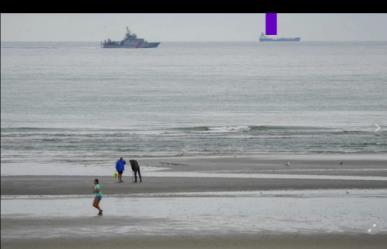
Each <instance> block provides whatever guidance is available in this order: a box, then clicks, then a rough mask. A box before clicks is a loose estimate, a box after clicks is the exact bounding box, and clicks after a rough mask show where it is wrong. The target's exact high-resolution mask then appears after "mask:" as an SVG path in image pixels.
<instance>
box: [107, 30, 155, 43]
mask: <svg viewBox="0 0 387 249" xmlns="http://www.w3.org/2000/svg"><path fill="white" fill-rule="evenodd" d="M159 44H160V42H147V41H146V40H144V39H142V38H137V35H136V34H134V33H131V32H130V30H129V28H128V27H126V35H125V38H124V39H123V40H122V41H112V40H110V39H107V40H105V41H103V42H102V43H101V45H102V47H103V48H157V47H158V46H159Z"/></svg>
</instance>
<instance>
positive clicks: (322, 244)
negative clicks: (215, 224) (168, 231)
mask: <svg viewBox="0 0 387 249" xmlns="http://www.w3.org/2000/svg"><path fill="white" fill-rule="evenodd" d="M386 244H387V235H361V236H359V235H357V234H352V235H349V234H340V235H337V234H336V235H335V234H334V235H326V234H315V235H302V234H282V235H243V234H240V235H231V236H178V237H177V236H174V237H158V236H152V237H129V238H128V237H126V238H125V237H123V238H114V239H106V238H103V239H101V238H93V239H70V238H69V239H66V238H63V239H43V240H41V239H34V240H31V239H28V240H17V241H7V240H5V241H3V240H2V242H1V247H2V248H9V249H24V248H29V249H38V248H39V249H46V248H47V249H64V248H72V249H86V248H95V249H106V248H111V249H121V248H160V249H164V248H165V249H169V248H183V249H184V248H186V249H189V248H267V249H274V248H278V249H279V248H281V249H283V248H290V249H292V248H294V249H296V248H301V249H302V248H305V249H306V248H308V249H311V248H324V249H327V248H332V249H336V248H337V249H347V248H348V249H353V248H355V249H356V248H362V249H364V248H367V249H374V248H375V249H379V248H380V249H382V248H383V249H384V248H385V246H386Z"/></svg>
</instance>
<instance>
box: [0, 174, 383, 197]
mask: <svg viewBox="0 0 387 249" xmlns="http://www.w3.org/2000/svg"><path fill="white" fill-rule="evenodd" d="M95 177H98V178H99V179H100V182H101V184H103V186H104V188H103V193H104V194H105V195H109V194H132V193H173V192H205V191H209V192H213V191H244V190H246V191H250V190H285V189H343V188H358V189H367V188H374V189H376V188H378V189H380V188H387V181H368V180H364V181H358V180H317V179H239V178H207V177H205V178H196V177H146V176H144V182H143V183H137V184H134V183H132V182H131V180H130V178H129V177H125V178H126V179H125V178H124V182H123V183H117V182H115V180H114V179H113V177H109V176H5V177H2V178H1V194H2V195H78V194H91V193H92V191H91V190H92V184H93V179H94V178H95ZM128 178H129V179H128Z"/></svg>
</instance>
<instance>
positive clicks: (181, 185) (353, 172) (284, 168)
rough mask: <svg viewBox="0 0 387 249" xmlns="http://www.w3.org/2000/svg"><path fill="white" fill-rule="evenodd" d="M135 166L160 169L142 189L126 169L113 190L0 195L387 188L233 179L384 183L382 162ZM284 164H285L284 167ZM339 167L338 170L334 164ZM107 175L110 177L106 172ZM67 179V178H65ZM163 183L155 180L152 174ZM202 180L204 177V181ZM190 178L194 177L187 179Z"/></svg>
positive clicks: (32, 183)
mask: <svg viewBox="0 0 387 249" xmlns="http://www.w3.org/2000/svg"><path fill="white" fill-rule="evenodd" d="M139 162H140V164H141V165H143V166H151V167H154V168H157V167H159V168H161V169H165V168H167V170H163V171H161V172H159V173H158V172H146V171H143V172H142V175H143V179H144V183H142V184H133V183H132V175H131V174H132V173H131V171H130V170H129V168H128V167H127V170H126V171H125V172H124V181H125V182H124V183H122V184H118V183H116V182H115V180H114V179H113V177H112V176H106V175H104V176H101V175H98V174H93V170H92V169H88V171H87V172H86V173H88V176H85V175H83V176H48V175H45V176H39V175H34V176H32V175H31V176H2V177H1V194H2V195H67V194H90V188H91V185H92V181H93V179H94V178H96V177H98V178H100V181H101V183H102V184H103V185H104V193H106V194H130V193H165V192H203V191H243V190H282V189H343V188H387V178H386V180H382V181H375V180H361V181H359V180H357V179H356V180H342V179H302V177H300V178H299V179H297V177H296V179H286V178H284V179H270V177H269V178H264V179H262V178H261V179H258V178H255V179H254V178H238V175H237V174H241V173H242V174H272V175H277V174H288V175H301V176H302V175H315V176H319V175H326V176H359V177H373V176H374V177H387V158H385V157H376V156H375V157H373V156H372V155H371V156H370V155H368V156H359V155H357V156H348V155H344V156H339V155H335V156H319V155H314V156H274V155H273V156H260V157H208V158H184V157H182V158H153V159H141V160H139ZM288 162H289V164H287V163H288ZM340 162H342V164H340ZM108 172H113V168H109V170H108ZM176 172H185V173H194V172H199V173H200V174H201V175H202V176H203V175H205V176H206V177H200V175H199V176H197V177H173V173H176ZM70 173H71V172H70ZM162 173H163V174H164V175H163V177H156V176H157V174H159V176H161V174H162ZM212 173H226V174H229V176H230V175H231V176H232V174H235V177H227V178H222V177H216V178H215V177H208V176H210V175H211V174H212ZM168 174H170V175H171V176H168ZM206 174H207V175H206ZM193 176H194V175H193Z"/></svg>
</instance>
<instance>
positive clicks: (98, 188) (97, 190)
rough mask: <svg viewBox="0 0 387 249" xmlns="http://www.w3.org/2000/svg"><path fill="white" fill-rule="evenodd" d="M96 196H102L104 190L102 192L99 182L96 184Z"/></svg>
mask: <svg viewBox="0 0 387 249" xmlns="http://www.w3.org/2000/svg"><path fill="white" fill-rule="evenodd" d="M94 189H95V191H96V192H95V196H98V197H102V192H101V185H99V184H96V185H95V187H94Z"/></svg>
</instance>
